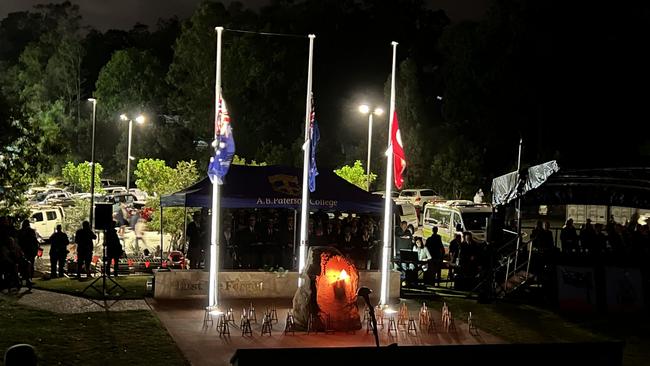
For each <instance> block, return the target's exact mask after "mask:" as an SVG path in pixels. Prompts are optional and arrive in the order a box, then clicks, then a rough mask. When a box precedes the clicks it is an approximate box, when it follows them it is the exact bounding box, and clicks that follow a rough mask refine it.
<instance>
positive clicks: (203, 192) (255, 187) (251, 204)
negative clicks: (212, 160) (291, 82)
mask: <svg viewBox="0 0 650 366" xmlns="http://www.w3.org/2000/svg"><path fill="white" fill-rule="evenodd" d="M301 177H302V171H301V170H300V169H297V168H291V167H284V166H244V165H232V166H231V167H230V171H229V172H228V175H227V176H226V178H225V184H224V185H223V188H222V189H223V190H222V191H221V192H222V193H221V194H222V196H221V204H222V207H223V208H289V209H300V203H301V185H300V183H301V180H302V179H301ZM211 196H212V183H211V182H210V180H209V179H208V178H205V179H203V180H201V181H200V182H198V183H196V184H194V185H192V186H190V187H188V188H186V189H183V190H181V191H179V192H176V193H173V194H170V195H167V196H162V198H161V205H162V207H206V208H209V207H211V205H212V201H211V198H212V197H211ZM309 201H310V202H309V204H310V208H311V209H312V210H324V211H351V212H358V213H379V212H382V211H383V209H384V200H383V198H381V196H378V195H374V194H371V193H368V192H366V191H365V190H363V189H360V188H359V187H357V186H355V185H354V184H351V183H349V182H347V181H346V180H344V179H342V178H341V177H339V176H337V175H336V174H334V173H333V172H331V171H328V170H324V171H321V172H319V174H318V176H317V177H316V191H315V192H313V193H311V194H310V197H309Z"/></svg>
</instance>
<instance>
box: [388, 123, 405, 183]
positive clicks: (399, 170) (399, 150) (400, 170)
mask: <svg viewBox="0 0 650 366" xmlns="http://www.w3.org/2000/svg"><path fill="white" fill-rule="evenodd" d="M390 135H391V137H390V138H391V145H392V146H393V159H394V160H393V168H394V173H395V186H396V187H397V189H402V185H403V184H404V177H403V176H402V175H403V174H404V170H406V156H405V155H404V144H403V143H402V135H401V134H400V132H399V123H398V122H397V111H395V113H394V114H393V128H392V129H391V133H390Z"/></svg>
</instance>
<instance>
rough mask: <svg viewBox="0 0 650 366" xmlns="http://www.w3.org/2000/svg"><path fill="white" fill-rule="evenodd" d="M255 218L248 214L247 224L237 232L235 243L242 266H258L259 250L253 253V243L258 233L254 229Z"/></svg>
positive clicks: (256, 240)
mask: <svg viewBox="0 0 650 366" xmlns="http://www.w3.org/2000/svg"><path fill="white" fill-rule="evenodd" d="M256 224H257V218H256V217H255V216H254V215H250V216H249V218H248V225H247V226H246V227H245V228H244V229H242V230H239V232H237V236H236V237H235V238H236V239H237V245H238V246H239V253H240V254H241V257H242V265H243V266H244V268H258V267H257V266H258V264H259V261H258V260H257V257H258V256H259V252H257V253H254V251H253V248H254V246H253V245H254V244H256V243H258V242H259V235H258V233H257V230H256Z"/></svg>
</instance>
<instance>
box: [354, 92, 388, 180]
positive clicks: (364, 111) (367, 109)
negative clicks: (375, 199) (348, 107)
mask: <svg viewBox="0 0 650 366" xmlns="http://www.w3.org/2000/svg"><path fill="white" fill-rule="evenodd" d="M359 112H361V113H362V114H367V115H368V163H367V164H366V165H367V166H366V170H367V171H366V176H367V179H368V188H367V190H368V192H370V149H371V147H372V116H373V114H374V115H375V116H381V115H382V114H383V113H384V110H383V109H381V107H375V109H374V110H373V111H372V113H371V112H370V106H368V105H366V104H362V105H360V106H359Z"/></svg>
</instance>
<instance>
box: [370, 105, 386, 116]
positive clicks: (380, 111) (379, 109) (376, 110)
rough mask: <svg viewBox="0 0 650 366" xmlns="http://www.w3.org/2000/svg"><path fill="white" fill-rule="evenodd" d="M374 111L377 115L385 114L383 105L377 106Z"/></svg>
mask: <svg viewBox="0 0 650 366" xmlns="http://www.w3.org/2000/svg"><path fill="white" fill-rule="evenodd" d="M373 113H374V114H375V116H381V115H382V114H384V110H383V109H381V107H377V108H375V111H374V112H373Z"/></svg>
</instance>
